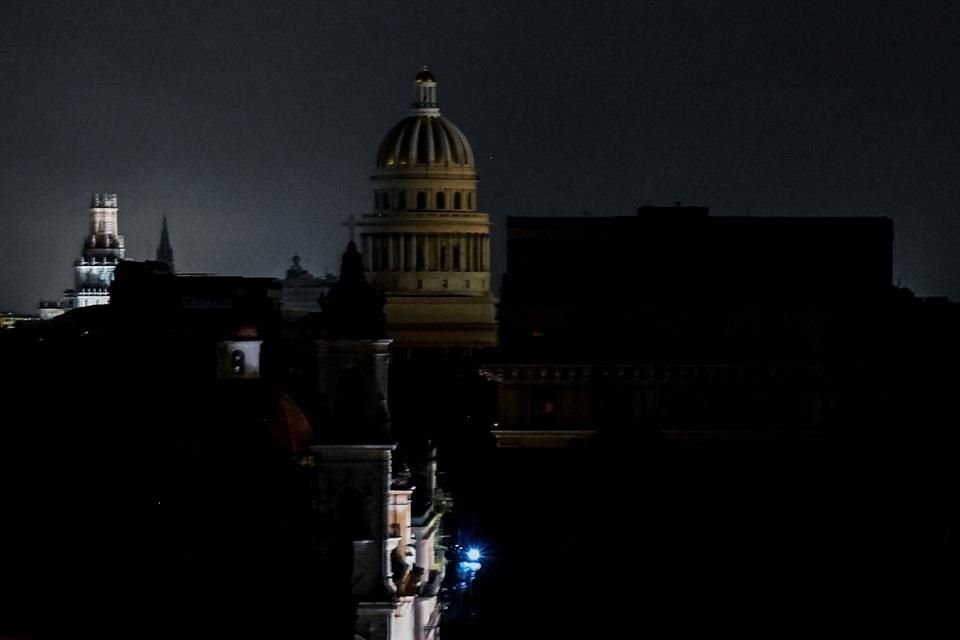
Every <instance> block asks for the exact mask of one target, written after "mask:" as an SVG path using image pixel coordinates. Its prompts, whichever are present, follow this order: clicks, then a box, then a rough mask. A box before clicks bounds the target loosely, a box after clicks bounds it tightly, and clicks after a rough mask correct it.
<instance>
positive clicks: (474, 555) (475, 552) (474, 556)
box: [467, 549, 480, 562]
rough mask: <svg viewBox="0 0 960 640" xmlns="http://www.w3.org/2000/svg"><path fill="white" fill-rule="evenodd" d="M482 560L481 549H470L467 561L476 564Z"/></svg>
mask: <svg viewBox="0 0 960 640" xmlns="http://www.w3.org/2000/svg"><path fill="white" fill-rule="evenodd" d="M479 559H480V550H479V549H469V550H468V551H467V560H469V561H470V562H476V561H477V560H479Z"/></svg>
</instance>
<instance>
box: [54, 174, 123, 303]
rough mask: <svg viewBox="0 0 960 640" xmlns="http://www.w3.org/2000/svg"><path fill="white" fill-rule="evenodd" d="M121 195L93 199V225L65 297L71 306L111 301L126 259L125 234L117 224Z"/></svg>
mask: <svg viewBox="0 0 960 640" xmlns="http://www.w3.org/2000/svg"><path fill="white" fill-rule="evenodd" d="M118 211H119V209H118V207H117V194H115V193H95V194H93V196H92V197H91V198H90V214H89V227H88V229H87V236H86V238H85V240H84V242H83V249H82V250H81V252H80V257H79V258H77V261H76V262H75V263H74V267H73V270H74V288H73V289H68V290H67V291H66V294H65V296H64V305H63V306H64V307H66V308H68V309H73V308H78V307H89V306H94V305H98V304H108V303H109V302H110V284H111V283H112V282H113V272H114V270H115V269H116V268H117V264H118V263H119V262H120V261H121V260H123V255H124V246H123V236H122V235H120V233H119V231H118V227H117V214H118Z"/></svg>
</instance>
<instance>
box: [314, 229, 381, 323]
mask: <svg viewBox="0 0 960 640" xmlns="http://www.w3.org/2000/svg"><path fill="white" fill-rule="evenodd" d="M384 303H385V300H384V299H383V296H382V295H380V293H379V292H377V290H376V289H375V288H374V287H373V285H372V284H370V283H369V282H367V279H366V277H365V276H364V275H363V257H362V256H361V255H360V252H359V251H358V250H357V245H356V243H355V242H353V241H351V242H350V243H349V244H347V250H346V251H345V252H344V254H343V259H342V260H341V263H340V280H339V281H338V282H337V284H335V285H333V288H332V289H331V290H330V293H329V294H328V295H327V298H326V300H325V302H324V305H323V306H324V308H323V314H324V321H325V323H326V327H327V336H328V337H329V338H331V339H334V340H336V339H353V340H358V339H366V340H379V339H381V338H383V337H384V336H385V335H386V316H385V315H384V313H383V306H384Z"/></svg>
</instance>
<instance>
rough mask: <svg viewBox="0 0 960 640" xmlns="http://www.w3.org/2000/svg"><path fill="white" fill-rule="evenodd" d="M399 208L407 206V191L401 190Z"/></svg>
mask: <svg viewBox="0 0 960 640" xmlns="http://www.w3.org/2000/svg"><path fill="white" fill-rule="evenodd" d="M397 198H398V200H397V209H406V208H407V192H406V191H401V192H400V193H399V194H398V196H397Z"/></svg>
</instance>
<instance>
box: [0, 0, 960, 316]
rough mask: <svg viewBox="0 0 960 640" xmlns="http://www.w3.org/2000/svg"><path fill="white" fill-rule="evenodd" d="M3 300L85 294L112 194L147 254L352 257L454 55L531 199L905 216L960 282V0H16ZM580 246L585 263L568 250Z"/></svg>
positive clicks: (501, 216)
mask: <svg viewBox="0 0 960 640" xmlns="http://www.w3.org/2000/svg"><path fill="white" fill-rule="evenodd" d="M0 27H2V31H3V36H2V38H0V87H2V94H0V95H2V100H0V158H2V160H0V196H2V200H0V223H2V225H3V227H2V232H0V256H2V257H3V263H4V264H3V268H2V269H0V310H18V311H23V312H30V311H33V310H34V308H35V306H36V303H37V301H39V300H40V299H41V298H57V297H59V295H60V294H61V292H62V290H63V289H64V288H66V287H68V286H71V284H72V271H71V266H72V263H73V260H74V259H75V258H76V257H77V255H78V253H79V249H80V246H81V242H82V240H83V235H84V233H85V229H86V224H87V205H88V200H89V196H90V193H92V192H95V191H105V192H116V193H117V194H118V195H119V201H120V231H121V233H122V234H123V235H125V236H126V242H127V256H128V257H129V258H134V259H145V258H151V259H152V258H153V255H154V251H155V249H156V245H157V241H158V239H159V234H160V225H161V217H162V215H163V214H166V215H167V216H168V218H169V223H170V233H171V239H172V241H173V246H174V250H175V252H176V261H177V267H178V269H179V270H181V271H190V272H210V273H221V274H240V275H261V276H263V275H269V276H281V275H282V273H283V271H284V270H285V269H286V267H287V266H288V264H289V263H290V257H291V256H292V255H293V254H294V253H299V254H300V255H301V256H302V258H303V264H304V266H305V267H307V268H308V269H310V270H311V271H313V272H314V273H317V274H318V273H321V272H323V271H324V270H334V269H335V268H336V266H337V262H338V256H339V253H340V251H342V249H343V247H344V245H345V242H346V240H347V238H348V235H349V233H348V231H347V229H346V228H345V227H343V226H342V225H341V222H342V221H343V220H344V219H345V218H346V217H347V216H348V215H350V214H361V213H364V212H366V211H368V210H369V208H370V207H371V205H372V201H373V197H372V193H371V183H370V175H371V174H372V172H373V165H374V158H375V154H376V150H377V146H378V144H379V142H380V139H381V137H382V136H383V135H384V134H385V133H386V132H387V130H388V129H389V128H390V127H391V125H393V124H394V123H395V122H396V121H397V120H399V119H400V118H401V117H403V116H404V115H405V114H406V113H407V109H408V106H409V103H410V102H412V101H413V85H412V81H413V77H414V75H415V74H416V72H417V70H418V69H419V68H420V67H421V66H423V65H425V64H426V65H430V67H431V69H433V70H434V72H435V74H436V76H437V79H438V82H439V99H440V104H441V109H442V111H443V113H444V114H445V115H446V116H447V117H449V118H450V119H451V120H452V121H453V122H454V123H456V124H457V125H458V126H459V127H460V128H461V129H462V130H463V131H464V132H465V133H466V135H467V136H468V138H469V139H470V141H471V142H472V144H473V147H474V150H475V152H476V154H477V158H478V162H479V171H480V178H481V185H480V205H481V208H482V209H483V210H486V211H488V212H489V213H491V214H492V218H493V221H494V222H495V223H496V224H497V225H498V229H497V230H496V231H495V244H494V251H495V253H496V254H497V255H496V258H495V265H496V266H498V268H499V269H502V267H503V263H504V255H503V252H504V246H503V237H504V234H503V225H504V222H505V220H506V216H507V215H583V212H584V211H589V212H591V213H592V215H630V214H632V213H633V211H634V209H635V207H636V206H637V205H640V204H644V203H650V204H672V203H674V202H676V201H681V202H683V203H685V204H697V205H705V206H709V207H710V208H711V210H712V212H713V213H715V214H718V215H811V216H814V215H844V216H845V215H853V216H863V215H886V216H890V217H892V218H893V219H894V221H895V230H896V247H895V279H897V280H898V281H900V282H901V284H903V285H904V286H909V287H910V288H912V289H913V290H914V291H916V292H917V293H919V294H921V295H949V296H951V297H952V298H960V252H958V251H957V250H956V247H958V246H960V115H958V114H960V86H958V78H960V3H957V2H955V1H951V0H945V1H943V2H917V1H904V2H899V3H892V2H880V1H875V2H874V1H872V2H860V3H842V2H824V3H820V2H798V3H786V2H770V1H769V0H762V1H761V0H756V1H750V2H720V1H717V2H703V1H701V2H679V1H676V0H670V1H669V2H668V1H663V2H642V1H639V0H630V1H625V2H599V1H597V2H561V1H552V2H547V1H541V2H535V1H532V0H522V2H521V1H517V0H511V1H504V2H500V1H493V0H483V1H480V0H474V1H473V2H466V1H456V0H447V1H444V2H416V1H410V0H407V1H396V2H386V1H380V2H318V1H314V2H279V1H271V2H213V1H206V0H205V1H203V2H196V1H190V2H188V1H183V2H161V1H151V2H134V1H131V0H126V1H123V2H107V1H103V0H101V1H98V2H81V1H76V0H71V1H69V2H67V1H60V2H43V1H38V0H29V1H23V2H20V1H12V0H2V1H0ZM571 260H577V256H571Z"/></svg>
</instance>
